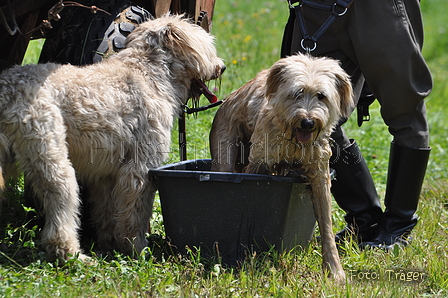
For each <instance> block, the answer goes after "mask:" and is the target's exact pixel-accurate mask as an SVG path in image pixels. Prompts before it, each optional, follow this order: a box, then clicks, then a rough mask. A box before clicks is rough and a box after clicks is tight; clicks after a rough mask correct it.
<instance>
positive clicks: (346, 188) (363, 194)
mask: <svg viewBox="0 0 448 298" xmlns="http://www.w3.org/2000/svg"><path fill="white" fill-rule="evenodd" d="M332 137H333V138H334V140H335V142H336V144H335V146H333V148H332V149H333V155H332V158H331V160H330V167H331V168H333V169H334V170H335V171H336V180H335V181H332V187H331V192H332V194H333V196H334V198H335V200H336V202H337V203H338V205H339V206H340V207H341V208H342V209H343V210H344V211H345V212H346V215H345V220H346V222H347V226H346V227H345V228H344V229H343V230H342V231H340V232H339V233H337V234H336V241H338V242H342V241H343V240H344V239H345V238H346V237H348V236H351V235H355V236H356V241H358V242H361V241H369V239H372V238H373V236H374V235H375V232H376V229H375V228H376V226H377V224H378V223H379V220H380V218H381V214H382V210H381V205H380V202H379V199H378V194H377V192H376V189H375V185H374V182H373V179H372V176H371V175H370V172H369V169H368V167H367V164H366V162H365V160H364V158H363V156H362V154H361V151H360V150H359V147H358V146H357V144H356V142H355V141H354V140H348V139H347V137H346V136H345V134H344V133H343V131H342V129H341V128H340V127H339V128H338V129H337V130H336V132H335V133H334V134H333V136H332Z"/></svg>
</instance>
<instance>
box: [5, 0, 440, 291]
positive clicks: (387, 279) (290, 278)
mask: <svg viewBox="0 0 448 298" xmlns="http://www.w3.org/2000/svg"><path fill="white" fill-rule="evenodd" d="M422 8H423V12H424V21H425V29H426V40H425V47H424V55H425V57H426V58H427V61H428V64H429V66H430V68H431V70H432V73H433V75H434V82H435V85H434V90H433V92H432V93H431V95H430V96H429V97H428V98H427V109H428V118H429V122H430V129H431V147H432V152H431V160H430V163H429V165H428V170H427V176H426V181H425V184H424V187H423V192H422V196H421V202H420V205H419V211H418V213H419V216H420V218H421V220H420V222H419V224H418V225H417V227H416V228H415V230H414V231H415V232H414V236H415V241H414V242H413V244H412V245H411V246H409V247H407V248H406V249H404V250H395V251H393V252H390V253H384V252H382V251H360V250H358V249H357V248H356V247H355V245H353V244H351V243H347V245H346V246H345V250H344V251H343V252H342V253H341V259H342V265H343V267H344V268H345V269H346V272H347V275H348V276H349V277H351V279H350V282H348V283H347V284H346V285H345V286H337V285H334V284H333V283H332V281H331V280H329V279H327V278H326V277H324V276H322V274H321V271H320V264H321V256H320V247H319V244H318V243H317V242H316V241H313V242H312V243H311V245H310V247H309V248H308V249H307V250H306V251H303V252H285V253H284V254H277V253H274V252H269V253H267V254H265V255H261V256H259V257H258V258H257V259H249V260H248V261H247V262H245V263H244V264H243V265H242V267H241V268H228V267H226V266H221V265H220V264H219V263H218V264H215V263H213V262H208V261H205V260H202V259H201V258H200V255H198V254H197V253H195V252H192V254H191V256H190V257H189V258H173V257H161V256H156V255H153V253H152V251H150V250H148V251H147V252H145V254H144V255H142V257H141V258H140V259H137V260H130V259H128V258H124V257H122V256H120V255H116V256H115V257H114V258H112V259H111V258H108V259H103V258H101V257H99V256H98V257H95V258H94V259H95V260H96V262H95V263H93V264H90V263H89V264H84V263H81V262H79V261H76V260H73V261H70V262H68V263H67V264H66V265H65V266H59V267H57V266H54V265H53V264H49V263H46V262H45V261H44V254H43V252H42V251H41V250H40V249H39V247H38V246H37V243H38V234H39V230H40V228H39V227H38V226H36V225H35V224H34V222H35V221H33V215H34V212H33V210H29V209H26V208H24V207H22V206H21V203H23V201H21V200H20V198H21V197H22V196H23V193H22V191H21V189H22V187H20V186H19V187H16V188H14V189H12V191H13V192H12V194H10V195H9V196H8V200H7V202H6V203H5V204H3V212H2V218H1V222H2V224H3V223H5V222H10V224H9V226H8V227H7V228H6V229H3V227H2V229H1V230H0V231H2V232H4V234H3V235H0V297H447V296H448V273H447V272H446V268H448V262H447V259H448V249H447V246H448V209H447V207H448V193H447V189H448V176H447V173H446V169H447V167H448V164H447V158H446V150H447V149H446V148H448V135H447V133H446V128H445V127H444V124H443V123H444V120H445V117H447V116H448V108H447V106H448V105H447V104H446V100H447V98H448V87H447V79H446V74H447V72H448V54H447V53H446V49H447V48H448V25H447V23H446V21H445V18H446V16H445V15H446V13H445V12H446V11H447V9H448V3H447V2H446V1H444V0H424V1H422ZM286 19H287V6H286V4H285V3H284V2H283V1H280V0H271V1H254V0H252V1H249V0H248V1H223V0H222V1H221V0H220V1H217V3H216V10H215V16H214V20H213V33H214V34H215V35H216V37H217V47H218V51H219V54H220V56H221V57H223V58H224V59H225V60H226V62H227V70H226V72H225V74H224V76H223V78H222V80H221V82H220V83H216V85H212V86H214V87H216V89H217V94H218V95H219V97H220V98H225V97H226V96H227V95H228V94H229V93H230V92H231V91H233V90H235V89H237V88H238V87H239V86H241V85H242V84H243V83H244V82H246V81H248V80H249V79H251V78H252V77H253V76H254V75H255V74H256V73H257V72H258V71H260V70H261V69H263V68H267V67H269V66H270V65H272V63H274V62H275V61H276V60H277V59H278V58H279V48H280V43H281V38H282V30H283V26H284V23H285V22H286ZM34 54H35V53H34ZM35 55H36V54H35ZM35 57H37V56H35ZM33 59H34V60H33ZM35 59H36V58H31V60H28V61H29V62H33V61H36V60H35ZM212 84H213V83H212ZM203 103H205V101H203ZM215 112H216V109H213V110H209V111H206V112H201V113H199V114H198V115H197V117H196V118H195V117H192V116H190V117H189V118H188V119H187V138H188V158H189V159H196V158H207V157H209V153H208V142H207V136H208V132H209V130H210V127H211V121H212V119H213V115H214V113H215ZM371 114H372V120H371V121H370V122H367V123H364V125H363V126H362V127H361V128H358V127H357V124H356V119H355V117H352V118H353V119H350V120H349V122H348V123H347V124H346V125H345V129H346V131H347V133H348V134H349V136H350V137H353V138H355V139H356V140H357V141H358V143H359V144H360V146H361V147H362V150H363V152H364V155H365V157H366V159H367V162H368V165H369V167H370V169H371V172H372V174H373V177H374V180H375V182H376V185H377V188H378V190H379V192H380V194H381V195H382V196H383V195H384V189H385V177H386V170H387V162H388V149H389V143H390V141H391V136H390V135H389V133H388V132H387V128H386V126H385V125H384V123H383V122H382V119H381V116H380V113H379V106H378V104H374V105H373V106H372V109H371ZM354 116H355V115H354ZM172 148H173V150H172V151H173V152H172V154H171V160H170V161H169V162H174V161H178V158H179V156H178V150H177V132H176V130H175V131H173V146H172ZM191 195H194V194H191ZM334 207H335V212H334V217H333V219H334V229H335V231H337V230H338V229H340V228H341V227H342V226H343V225H344V221H343V212H342V211H341V210H340V209H339V208H338V207H337V206H336V205H334ZM152 223H153V225H154V226H155V227H156V230H155V232H157V233H163V219H162V217H161V215H160V206H158V205H157V207H156V211H155V218H154V219H153V220H152ZM413 273H415V274H417V275H418V276H420V277H421V275H419V274H423V278H422V279H420V278H418V280H415V281H406V280H404V281H403V280H400V278H401V277H404V278H405V279H406V277H409V276H411V277H412V276H413V275H412V274H413ZM369 274H370V275H369ZM369 276H370V277H374V276H376V277H381V278H378V279H373V280H369V279H368V277H369Z"/></svg>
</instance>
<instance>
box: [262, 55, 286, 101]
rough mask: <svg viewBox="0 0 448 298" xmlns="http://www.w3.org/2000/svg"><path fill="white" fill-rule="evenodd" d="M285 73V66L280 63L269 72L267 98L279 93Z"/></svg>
mask: <svg viewBox="0 0 448 298" xmlns="http://www.w3.org/2000/svg"><path fill="white" fill-rule="evenodd" d="M284 72H285V65H284V64H283V63H281V61H278V62H277V63H275V64H274V65H273V66H272V67H271V68H270V69H269V71H268V74H267V76H268V77H267V79H266V97H267V98H270V97H271V96H272V94H274V93H275V92H277V90H278V87H279V86H280V84H281V80H282V77H283V73H284Z"/></svg>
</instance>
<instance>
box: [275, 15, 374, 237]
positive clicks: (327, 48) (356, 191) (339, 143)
mask: <svg viewBox="0 0 448 298" xmlns="http://www.w3.org/2000/svg"><path fill="white" fill-rule="evenodd" d="M304 17H305V19H306V21H307V29H308V30H309V32H310V33H311V34H312V32H315V31H316V30H317V29H318V28H319V27H320V25H322V24H323V22H325V20H326V18H327V17H328V13H324V12H321V11H316V10H310V9H305V10H304ZM344 18H346V17H345V16H344V17H342V18H341V19H340V20H337V21H336V23H335V26H334V27H335V28H334V29H333V28H331V29H329V30H328V32H326V33H325V34H324V36H322V38H321V39H319V40H318V44H317V48H316V50H315V51H313V52H311V54H312V55H316V56H327V57H332V58H333V59H337V60H339V61H340V62H341V65H342V67H343V68H344V70H345V71H347V72H348V73H349V74H350V75H351V77H352V83H353V86H354V99H355V101H357V100H358V98H359V95H360V93H361V90H362V86H363V84H364V78H363V76H362V75H361V73H360V71H359V68H358V67H357V65H356V64H355V63H354V62H353V59H352V58H351V57H349V55H347V54H346V52H347V53H349V54H350V53H352V54H353V51H352V50H350V46H349V44H350V42H349V39H350V37H349V36H348V32H347V31H344V30H341V28H343V27H344V24H345V22H346V21H347V19H344ZM301 39H302V37H301V33H300V30H299V28H298V26H297V22H296V20H295V13H294V10H292V11H291V15H290V18H289V20H288V23H287V25H286V27H285V32H284V36H283V43H282V57H286V56H289V55H293V54H294V53H297V52H304V49H302V48H301V46H300V41H301ZM340 40H345V41H347V42H346V43H345V44H346V51H343V50H342V49H341V44H344V43H341V42H340ZM332 138H333V139H334V141H335V144H334V145H333V146H332V150H333V155H332V158H331V160H330V167H331V168H333V169H334V170H335V171H336V180H335V181H332V187H331V192H332V194H333V197H334V198H335V200H336V202H337V203H338V205H339V206H340V207H341V208H342V209H343V210H344V211H345V212H346V215H345V220H346V222H347V226H346V227H345V228H344V229H343V230H342V231H340V232H339V233H337V234H336V241H338V242H343V240H344V239H345V238H347V237H349V236H351V235H356V240H357V241H359V242H360V241H370V240H372V237H373V236H374V234H375V231H376V230H375V227H376V226H377V224H378V222H379V220H380V218H381V213H382V210H381V207H380V202H379V199H378V194H377V191H376V189H375V185H374V182H373V179H372V176H371V175H370V171H369V169H368V167H367V164H366V162H365V160H364V158H363V156H362V153H361V151H360V150H359V147H358V146H357V144H356V142H355V141H354V140H349V139H348V137H347V136H346V134H345V132H344V131H343V129H342V127H341V126H338V127H337V128H336V130H335V132H334V133H333V135H332Z"/></svg>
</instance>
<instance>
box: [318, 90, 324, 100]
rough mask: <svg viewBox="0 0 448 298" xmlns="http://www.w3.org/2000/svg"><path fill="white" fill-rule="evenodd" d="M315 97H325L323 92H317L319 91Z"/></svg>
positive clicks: (320, 98) (321, 98)
mask: <svg viewBox="0 0 448 298" xmlns="http://www.w3.org/2000/svg"><path fill="white" fill-rule="evenodd" d="M317 99H318V100H323V99H325V95H324V94H323V93H321V92H319V93H317Z"/></svg>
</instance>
